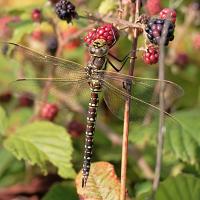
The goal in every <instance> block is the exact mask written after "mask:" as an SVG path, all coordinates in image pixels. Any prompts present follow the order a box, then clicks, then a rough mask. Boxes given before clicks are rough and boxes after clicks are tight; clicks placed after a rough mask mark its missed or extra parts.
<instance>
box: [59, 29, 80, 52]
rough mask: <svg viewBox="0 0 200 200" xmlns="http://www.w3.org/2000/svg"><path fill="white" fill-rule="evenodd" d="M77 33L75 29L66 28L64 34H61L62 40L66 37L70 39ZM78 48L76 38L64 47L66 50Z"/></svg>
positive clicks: (78, 43)
mask: <svg viewBox="0 0 200 200" xmlns="http://www.w3.org/2000/svg"><path fill="white" fill-rule="evenodd" d="M77 31H78V28H77V27H74V26H72V27H68V28H67V29H66V30H65V31H64V32H62V33H61V35H62V37H63V40H65V39H67V38H68V37H70V36H71V35H73V34H76V33H77ZM79 46H80V40H79V39H78V38H76V39H72V40H70V41H68V42H67V43H66V45H65V49H67V50H74V49H76V48H77V47H79Z"/></svg>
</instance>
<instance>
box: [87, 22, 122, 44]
mask: <svg viewBox="0 0 200 200" xmlns="http://www.w3.org/2000/svg"><path fill="white" fill-rule="evenodd" d="M118 38H119V32H118V30H117V28H115V27H114V26H113V25H112V24H104V25H103V26H100V27H98V28H97V29H93V30H92V31H90V32H88V34H87V35H86V36H85V38H84V41H85V42H86V43H87V44H88V45H90V44H91V43H92V42H93V41H95V40H96V39H104V40H105V41H106V42H107V44H108V46H109V47H110V48H111V47H112V46H113V45H114V44H115V43H116V41H117V40H118Z"/></svg>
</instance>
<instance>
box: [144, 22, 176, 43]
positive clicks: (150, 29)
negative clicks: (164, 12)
mask: <svg viewBox="0 0 200 200" xmlns="http://www.w3.org/2000/svg"><path fill="white" fill-rule="evenodd" d="M174 29H175V25H174V24H173V23H172V22H171V21H169V20H167V19H150V20H149V21H148V22H147V25H146V28H145V31H146V33H147V37H148V39H149V41H150V42H151V43H153V44H156V45H159V43H160V40H161V35H162V34H164V35H166V38H165V45H168V43H169V41H172V40H173V39H174ZM164 31H166V32H164Z"/></svg>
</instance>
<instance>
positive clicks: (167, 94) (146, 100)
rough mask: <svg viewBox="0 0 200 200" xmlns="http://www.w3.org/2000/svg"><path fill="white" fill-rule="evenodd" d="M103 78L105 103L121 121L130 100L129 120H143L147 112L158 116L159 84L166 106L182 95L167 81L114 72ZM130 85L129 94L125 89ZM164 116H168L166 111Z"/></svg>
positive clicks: (179, 90) (106, 73)
mask: <svg viewBox="0 0 200 200" xmlns="http://www.w3.org/2000/svg"><path fill="white" fill-rule="evenodd" d="M103 76H104V77H103V79H102V80H103V93H104V99H105V102H106V104H107V106H108V107H109V109H110V110H111V112H112V113H113V114H114V115H116V116H117V117H118V118H120V119H123V116H124V105H125V101H126V100H127V99H130V100H131V103H130V104H131V106H130V120H139V119H142V120H143V119H144V117H145V116H146V115H147V113H149V112H150V113H153V114H159V112H160V109H159V107H157V103H158V95H159V90H160V86H161V84H163V86H164V99H165V104H166V105H167V106H169V105H170V104H171V103H172V102H174V101H175V100H176V99H177V98H179V97H180V96H182V95H183V90H182V88H181V87H180V86H178V85H177V84H175V83H173V82H170V81H167V80H164V81H160V80H158V79H148V78H140V77H134V76H128V75H123V74H119V73H115V72H105V73H104V75H103ZM130 84H131V85H132V87H131V91H130V93H129V92H128V91H127V88H128V87H129V85H130ZM169 102H170V103H169ZM166 110H167V109H166ZM165 114H166V115H168V116H170V114H169V113H167V112H166V111H165Z"/></svg>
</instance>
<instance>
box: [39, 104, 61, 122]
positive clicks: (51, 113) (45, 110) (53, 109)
mask: <svg viewBox="0 0 200 200" xmlns="http://www.w3.org/2000/svg"><path fill="white" fill-rule="evenodd" d="M58 110H59V109H58V106H57V105H56V104H52V103H46V104H45V105H44V106H43V107H42V109H41V111H40V117H41V118H42V119H45V120H49V121H53V120H54V118H55V117H56V115H57V114H58Z"/></svg>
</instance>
